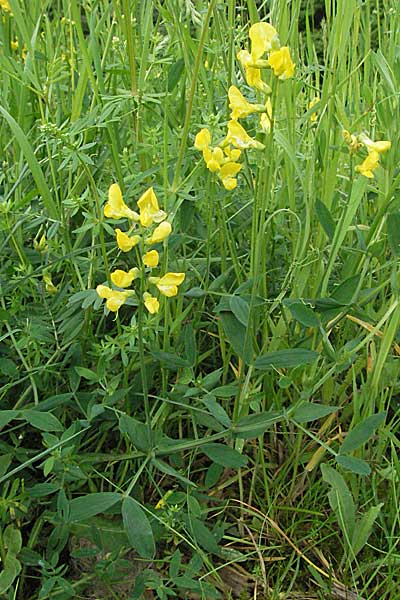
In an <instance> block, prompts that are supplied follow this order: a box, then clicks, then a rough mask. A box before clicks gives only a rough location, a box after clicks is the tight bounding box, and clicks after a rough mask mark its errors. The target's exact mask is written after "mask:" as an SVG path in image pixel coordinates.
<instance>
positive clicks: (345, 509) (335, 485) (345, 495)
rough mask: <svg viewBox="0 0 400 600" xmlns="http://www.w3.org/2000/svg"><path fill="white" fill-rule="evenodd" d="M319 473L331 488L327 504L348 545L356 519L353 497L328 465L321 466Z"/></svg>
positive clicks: (336, 473) (340, 477)
mask: <svg viewBox="0 0 400 600" xmlns="http://www.w3.org/2000/svg"><path fill="white" fill-rule="evenodd" d="M321 472H322V477H323V479H324V481H326V482H327V483H328V484H329V485H330V486H331V488H332V489H331V491H330V492H329V494H328V498H329V503H330V505H331V508H332V510H333V511H334V512H335V514H336V518H337V520H338V523H339V525H340V528H341V530H342V532H343V534H344V538H345V540H346V542H347V543H348V545H350V544H351V540H352V539H353V534H354V527H355V518H356V509H355V506H354V501H353V496H352V495H351V492H350V490H349V488H348V487H347V484H346V482H345V480H344V478H343V477H342V475H341V474H340V473H338V472H337V471H336V470H335V469H332V467H329V466H328V465H321Z"/></svg>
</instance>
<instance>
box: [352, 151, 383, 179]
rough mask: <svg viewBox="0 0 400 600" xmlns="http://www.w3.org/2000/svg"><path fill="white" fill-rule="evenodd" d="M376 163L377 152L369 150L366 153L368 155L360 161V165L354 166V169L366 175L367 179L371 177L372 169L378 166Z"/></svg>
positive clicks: (377, 160) (372, 174) (377, 162)
mask: <svg viewBox="0 0 400 600" xmlns="http://www.w3.org/2000/svg"><path fill="white" fill-rule="evenodd" d="M378 165H379V152H376V150H371V152H369V153H368V156H367V158H366V159H365V160H364V162H362V163H361V165H358V166H357V167H356V171H358V172H359V173H361V175H364V177H368V179H373V178H374V173H373V171H374V170H375V169H376V168H377V167H378Z"/></svg>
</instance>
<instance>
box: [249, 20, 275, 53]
mask: <svg viewBox="0 0 400 600" xmlns="http://www.w3.org/2000/svg"><path fill="white" fill-rule="evenodd" d="M249 37H250V40H251V56H252V59H253V61H256V60H258V59H259V58H261V57H262V56H263V54H265V53H266V52H269V51H270V50H272V48H279V36H278V32H277V31H276V29H275V27H273V26H272V25H271V24H270V23H254V25H252V26H251V27H250V30H249Z"/></svg>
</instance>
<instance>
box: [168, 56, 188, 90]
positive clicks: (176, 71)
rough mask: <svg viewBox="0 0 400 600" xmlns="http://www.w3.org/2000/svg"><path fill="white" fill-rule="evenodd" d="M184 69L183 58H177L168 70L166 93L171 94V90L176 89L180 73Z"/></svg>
mask: <svg viewBox="0 0 400 600" xmlns="http://www.w3.org/2000/svg"><path fill="white" fill-rule="evenodd" d="M184 69H185V61H184V59H183V58H178V60H176V61H175V62H174V63H172V64H171V65H170V67H169V69H168V84H167V85H168V91H169V92H172V90H173V89H174V88H175V87H176V85H177V83H178V81H179V79H180V78H181V76H182V73H183V72H184Z"/></svg>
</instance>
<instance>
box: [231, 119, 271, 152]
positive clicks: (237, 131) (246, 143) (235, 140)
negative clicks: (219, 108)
mask: <svg viewBox="0 0 400 600" xmlns="http://www.w3.org/2000/svg"><path fill="white" fill-rule="evenodd" d="M225 143H226V144H232V146H235V148H257V150H263V149H264V148H265V146H264V144H262V143H261V142H258V141H257V140H255V139H253V138H252V137H250V136H249V134H248V133H247V131H246V130H245V129H244V128H243V127H242V126H241V125H240V123H238V122H237V121H234V120H232V121H229V123H228V135H227V136H226V138H225Z"/></svg>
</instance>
